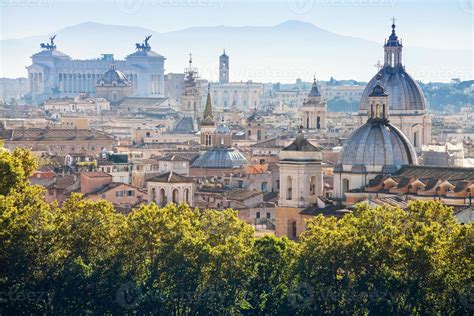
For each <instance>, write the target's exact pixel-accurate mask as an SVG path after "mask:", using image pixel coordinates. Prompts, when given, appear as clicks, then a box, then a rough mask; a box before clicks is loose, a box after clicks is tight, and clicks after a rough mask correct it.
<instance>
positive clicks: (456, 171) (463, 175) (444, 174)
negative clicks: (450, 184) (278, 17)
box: [396, 165, 474, 180]
mask: <svg viewBox="0 0 474 316" xmlns="http://www.w3.org/2000/svg"><path fill="white" fill-rule="evenodd" d="M396 175H398V176H402V177H407V178H412V177H413V178H418V179H440V180H474V168H460V167H432V166H415V165H408V166H404V167H402V168H401V169H400V170H399V171H398V172H397V173H396Z"/></svg>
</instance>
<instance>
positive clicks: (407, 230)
mask: <svg viewBox="0 0 474 316" xmlns="http://www.w3.org/2000/svg"><path fill="white" fill-rule="evenodd" d="M1 161H2V164H3V165H2V166H5V167H4V169H2V170H3V171H2V172H4V173H3V174H5V175H7V174H8V178H9V179H8V180H11V181H4V182H2V190H3V191H2V192H3V193H2V194H0V289H1V291H0V295H1V297H0V313H1V314H6V315H17V314H113V315H117V314H118V315H121V314H166V315H168V314H172V315H190V314H192V315H198V314H206V315H207V314H247V315H274V314H275V315H289V314H290V315H291V314H298V315H303V314H304V315H306V314H364V315H366V314H418V315H424V314H447V315H457V314H469V313H470V312H471V313H472V308H473V303H472V289H473V287H472V285H473V284H474V283H473V282H474V275H473V274H474V266H473V263H474V260H473V259H474V258H473V257H474V256H473V247H474V245H473V240H474V229H473V226H472V225H459V224H457V223H456V222H455V221H454V217H453V211H452V209H451V208H449V207H446V206H444V205H442V204H438V203H433V202H415V203H412V204H411V205H410V208H409V210H408V211H404V210H401V209H397V208H389V207H382V208H376V209H370V208H369V207H368V206H367V205H360V206H359V207H358V208H356V210H355V211H354V212H353V213H352V214H348V215H346V216H344V217H343V218H342V219H340V220H336V219H335V218H328V217H323V216H317V217H315V218H313V219H312V220H311V221H309V222H308V224H307V227H308V229H307V230H306V231H305V232H304V233H303V234H302V236H301V238H300V240H299V241H298V242H293V241H290V240H288V239H287V238H284V237H283V238H278V237H274V236H266V237H263V238H259V239H256V238H254V231H253V228H252V227H251V226H249V225H247V224H245V223H244V222H242V221H240V220H239V219H238V217H237V212H236V211H233V210H230V209H229V210H225V211H215V210H198V209H192V208H190V207H188V206H187V205H184V204H182V205H174V204H169V205H167V206H166V207H163V208H160V207H158V206H157V205H155V204H154V203H151V204H149V205H144V206H141V207H140V208H139V209H136V210H134V211H133V212H132V213H130V214H128V215H122V214H120V213H118V212H116V211H115V210H114V209H113V207H112V205H111V204H110V203H108V202H106V201H98V202H94V201H90V200H87V199H85V198H84V197H83V196H81V195H79V194H73V195H71V196H70V197H69V199H67V200H66V201H65V202H64V203H63V204H62V205H61V206H60V207H59V206H58V205H55V204H51V205H49V204H47V203H45V202H44V200H43V198H42V194H43V192H42V189H41V188H38V187H34V186H31V185H28V182H27V178H26V176H27V175H29V174H31V172H32V170H33V169H34V168H33V167H34V166H35V165H34V160H32V158H31V156H30V155H29V154H28V153H27V152H21V153H20V152H16V153H15V152H14V153H12V154H10V153H6V152H4V153H1ZM5 177H7V176H5ZM10 178H11V179H10ZM4 179H5V178H4Z"/></svg>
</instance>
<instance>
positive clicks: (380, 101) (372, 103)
mask: <svg viewBox="0 0 474 316" xmlns="http://www.w3.org/2000/svg"><path fill="white" fill-rule="evenodd" d="M376 79H377V83H376V84H375V86H374V88H373V89H372V93H371V94H369V113H368V117H369V122H370V121H373V120H384V121H387V122H388V113H389V107H388V94H387V93H386V92H385V89H384V87H383V86H382V84H381V80H382V75H381V74H380V73H378V74H377V76H376Z"/></svg>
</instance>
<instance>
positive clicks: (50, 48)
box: [27, 43, 165, 102]
mask: <svg viewBox="0 0 474 316" xmlns="http://www.w3.org/2000/svg"><path fill="white" fill-rule="evenodd" d="M31 59H32V65H30V66H28V67H27V70H28V81H29V94H30V96H31V97H32V100H33V101H34V102H41V101H44V100H46V99H48V98H49V97H66V96H74V95H77V94H79V93H81V92H86V93H91V94H94V93H95V92H96V82H97V81H98V80H100V79H101V78H102V75H103V74H104V73H105V72H106V71H107V70H108V69H109V68H110V65H111V64H112V63H113V64H115V65H116V67H117V69H121V70H122V71H123V72H124V73H125V74H126V76H127V77H128V79H129V80H130V81H131V82H132V86H133V94H134V95H135V96H150V97H151V96H164V62H165V58H164V57H163V56H161V55H160V54H157V53H155V52H153V51H152V50H151V47H150V46H149V45H148V43H146V45H145V44H142V45H141V46H140V47H139V45H137V51H136V52H134V53H132V54H130V55H128V56H127V57H125V60H114V58H113V55H108V54H106V55H102V58H100V59H88V60H78V59H72V58H71V57H70V56H68V55H66V54H64V53H62V52H60V51H58V50H57V49H56V45H54V43H52V44H51V45H50V44H48V45H42V51H40V52H38V53H36V54H34V55H33V56H32V57H31Z"/></svg>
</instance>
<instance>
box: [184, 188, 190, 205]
mask: <svg viewBox="0 0 474 316" xmlns="http://www.w3.org/2000/svg"><path fill="white" fill-rule="evenodd" d="M184 201H185V202H186V203H188V204H189V189H188V188H186V189H184Z"/></svg>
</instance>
